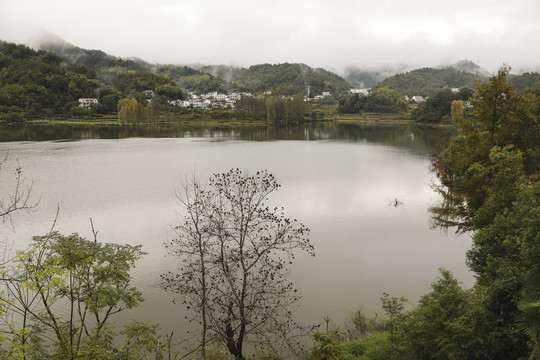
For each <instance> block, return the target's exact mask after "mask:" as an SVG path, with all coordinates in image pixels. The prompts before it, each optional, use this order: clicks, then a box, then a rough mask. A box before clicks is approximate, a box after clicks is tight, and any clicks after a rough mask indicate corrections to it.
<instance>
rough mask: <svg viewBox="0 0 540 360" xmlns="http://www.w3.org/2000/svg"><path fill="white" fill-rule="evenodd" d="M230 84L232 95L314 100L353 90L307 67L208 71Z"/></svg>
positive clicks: (267, 66)
mask: <svg viewBox="0 0 540 360" xmlns="http://www.w3.org/2000/svg"><path fill="white" fill-rule="evenodd" d="M203 70H205V71H209V72H213V73H215V74H216V75H217V76H218V77H220V78H222V79H224V80H226V81H227V88H228V89H229V91H249V92H258V93H262V92H265V91H271V92H272V94H275V95H289V96H292V95H295V94H303V95H305V96H308V95H309V96H310V97H313V96H315V95H320V94H322V93H323V91H326V92H330V93H332V94H334V95H335V94H339V93H344V92H346V91H348V90H349V89H350V88H351V85H349V84H348V83H347V82H346V81H345V80H344V79H343V78H341V77H340V76H338V75H336V74H334V73H332V72H330V71H327V70H324V69H321V68H317V69H313V68H311V67H309V66H307V65H305V64H289V63H283V64H274V65H271V64H261V65H253V66H250V67H249V68H247V69H245V68H240V69H238V68H232V67H207V68H203Z"/></svg>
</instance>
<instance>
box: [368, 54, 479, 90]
mask: <svg viewBox="0 0 540 360" xmlns="http://www.w3.org/2000/svg"><path fill="white" fill-rule="evenodd" d="M458 67H459V69H458ZM461 69H467V70H469V71H465V70H461ZM470 71H472V72H470ZM484 71H485V70H484ZM484 71H482V70H481V69H480V68H475V67H473V66H472V65H471V63H469V62H459V63H457V64H456V65H452V66H448V67H444V68H437V69H435V68H422V69H417V70H412V71H408V72H405V73H402V74H396V75H394V76H391V77H389V78H387V79H385V80H383V81H382V82H380V83H379V84H378V85H377V87H387V88H390V89H394V90H397V91H399V92H400V93H402V94H403V95H408V96H415V95H421V96H431V95H433V94H435V93H436V92H437V91H439V90H441V89H443V88H445V87H449V88H460V87H463V86H472V85H473V84H474V81H476V80H480V81H484V80H486V79H487V77H486V75H484V74H483V73H484Z"/></svg>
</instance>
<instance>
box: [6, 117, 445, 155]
mask: <svg viewBox="0 0 540 360" xmlns="http://www.w3.org/2000/svg"><path fill="white" fill-rule="evenodd" d="M452 134H453V130H452V129H451V128H434V127H422V126H415V125H365V124H354V123H352V124H351V123H325V122H320V123H309V124H305V125H298V126H283V127H277V126H216V127H201V126H193V125H190V126H187V125H175V124H165V125H160V126H94V125H87V126H84V125H43V126H17V127H4V128H0V142H10V141H54V140H65V139H70V140H85V139H126V138H132V137H143V138H162V137H170V138H206V139H215V140H216V141H227V140H247V141H274V140H297V141H319V140H336V141H355V142H361V141H366V142H370V143H378V144H383V145H389V146H398V147H405V148H410V149H416V150H417V151H418V152H421V153H425V152H426V151H431V150H432V149H433V148H435V147H436V146H437V144H439V143H440V142H441V141H442V140H444V139H446V138H448V137H449V136H450V135H452Z"/></svg>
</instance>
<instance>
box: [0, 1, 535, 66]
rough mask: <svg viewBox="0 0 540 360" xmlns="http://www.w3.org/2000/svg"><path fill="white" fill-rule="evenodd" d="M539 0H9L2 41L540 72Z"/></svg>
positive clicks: (234, 58)
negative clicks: (47, 36)
mask: <svg viewBox="0 0 540 360" xmlns="http://www.w3.org/2000/svg"><path fill="white" fill-rule="evenodd" d="M539 15H540V2H538V1H536V0H515V1H513V2H508V1H501V0H493V1H488V0H479V1H474V2H472V1H468V0H467V1H466V0H456V1H435V0H409V1H401V0H378V1H376V2H375V1H366V0H356V1H355V0H335V1H322V0H309V1H308V0H272V1H257V0H229V1H217V0H202V1H184V0H181V1H174V0H154V1H140V0H131V1H124V0H121V1H104V0H95V1H92V2H73V1H61V0H50V1H46V2H45V1H35V0H1V1H0V39H2V40H7V41H14V42H20V43H27V44H36V41H37V39H39V38H40V37H41V36H43V34H44V33H52V34H55V35H57V36H59V37H60V38H62V39H64V40H66V41H68V42H70V43H72V44H74V45H76V46H79V47H82V48H85V49H100V50H103V51H105V52H107V53H109V54H112V55H115V56H120V57H139V58H142V59H144V60H146V61H148V62H153V63H161V64H165V63H172V64H192V63H202V64H227V65H235V66H249V65H253V64H260V63H283V62H302V63H305V64H307V65H310V66H313V67H324V68H326V69H329V70H333V71H337V72H340V71H342V70H343V69H344V68H345V67H346V66H357V67H364V68H380V67H383V66H393V67H403V66H406V67H409V68H412V67H422V66H439V65H444V64H450V63H455V62H457V61H459V60H472V61H474V62H475V63H479V65H480V66H481V67H483V68H485V69H487V70H488V71H490V72H493V71H496V69H497V68H498V67H500V66H501V65H502V64H503V63H506V64H509V65H511V66H512V67H513V68H514V70H533V69H539V68H540V42H539V41H538V39H539V38H540V21H538V16H539Z"/></svg>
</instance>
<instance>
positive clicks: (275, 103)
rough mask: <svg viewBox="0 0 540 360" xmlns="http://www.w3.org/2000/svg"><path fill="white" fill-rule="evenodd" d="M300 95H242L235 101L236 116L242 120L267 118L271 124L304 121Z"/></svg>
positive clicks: (303, 107) (302, 100)
mask: <svg viewBox="0 0 540 360" xmlns="http://www.w3.org/2000/svg"><path fill="white" fill-rule="evenodd" d="M304 113H305V104H304V97H303V96H302V95H296V96H293V97H292V98H291V97H283V98H282V97H278V96H266V97H242V99H240V100H239V101H237V103H236V116H237V118H238V119H242V120H267V121H268V122H269V123H272V124H297V123H301V122H303V121H304Z"/></svg>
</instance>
